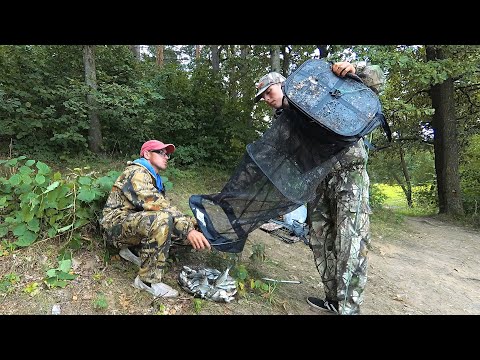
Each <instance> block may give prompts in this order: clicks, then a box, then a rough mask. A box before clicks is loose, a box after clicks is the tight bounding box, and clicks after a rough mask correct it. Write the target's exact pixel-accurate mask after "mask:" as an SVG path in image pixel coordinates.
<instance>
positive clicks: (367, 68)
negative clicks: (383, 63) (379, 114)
mask: <svg viewBox="0 0 480 360" xmlns="http://www.w3.org/2000/svg"><path fill="white" fill-rule="evenodd" d="M355 71H356V74H357V75H358V77H359V78H360V79H362V81H363V83H364V84H365V85H367V86H368V87H369V88H370V89H372V90H373V91H375V93H377V94H378V93H380V92H382V91H383V88H384V86H385V74H384V73H383V70H382V68H381V67H380V66H378V65H371V64H367V63H366V62H365V61H360V62H359V63H358V64H356V68H355Z"/></svg>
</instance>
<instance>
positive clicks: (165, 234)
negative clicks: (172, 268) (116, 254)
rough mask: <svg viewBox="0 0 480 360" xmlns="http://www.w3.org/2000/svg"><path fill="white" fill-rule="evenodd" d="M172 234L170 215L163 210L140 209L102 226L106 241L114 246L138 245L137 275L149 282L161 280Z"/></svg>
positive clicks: (173, 232) (173, 231) (173, 230)
mask: <svg viewBox="0 0 480 360" xmlns="http://www.w3.org/2000/svg"><path fill="white" fill-rule="evenodd" d="M172 235H174V236H175V227H174V226H173V218H172V216H171V215H170V214H169V213H167V212H162V211H141V212H137V213H133V214H130V215H128V216H127V217H126V218H125V220H124V221H123V222H121V223H120V224H115V225H113V226H112V227H109V228H107V229H105V232H104V237H105V239H106V241H107V242H108V243H109V244H111V245H113V246H114V247H116V248H122V247H125V246H133V245H140V251H139V256H140V260H141V266H140V269H139V271H138V275H139V276H140V278H141V279H142V280H143V281H145V282H149V283H157V282H161V280H162V275H163V272H164V268H165V266H166V261H167V258H168V253H169V250H170V246H171V244H172Z"/></svg>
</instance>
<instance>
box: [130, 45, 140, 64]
mask: <svg viewBox="0 0 480 360" xmlns="http://www.w3.org/2000/svg"><path fill="white" fill-rule="evenodd" d="M128 47H129V48H130V51H131V52H132V53H133V56H135V58H136V59H137V60H140V58H141V54H140V45H128Z"/></svg>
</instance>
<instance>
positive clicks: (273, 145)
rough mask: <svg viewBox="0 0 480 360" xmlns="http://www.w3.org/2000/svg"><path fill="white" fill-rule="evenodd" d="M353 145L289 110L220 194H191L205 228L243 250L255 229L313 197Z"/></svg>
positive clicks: (220, 246)
mask: <svg viewBox="0 0 480 360" xmlns="http://www.w3.org/2000/svg"><path fill="white" fill-rule="evenodd" d="M349 144H351V142H344V143H340V142H338V141H332V139H330V138H329V136H328V134H325V132H324V130H323V129H322V128H320V127H319V126H318V125H316V124H315V123H314V122H312V121H310V120H309V119H308V118H306V117H305V116H303V115H302V114H300V113H298V112H297V111H293V110H284V111H283V112H282V113H281V115H280V116H279V117H278V118H277V119H276V120H274V122H273V124H272V126H271V127H270V128H269V129H268V130H267V131H266V132H265V133H264V134H263V136H262V138H260V139H259V140H258V141H256V142H254V143H251V144H249V145H247V151H246V152H245V154H244V155H243V158H242V160H241V161H240V163H239V164H238V166H237V168H236V170H235V172H234V173H233V175H232V176H231V177H230V179H229V180H228V181H227V183H226V184H225V186H224V187H223V189H222V190H221V191H220V192H219V193H217V194H210V195H192V196H191V197H190V208H191V209H192V211H193V214H194V216H195V217H196V219H197V222H198V225H199V227H200V229H201V231H202V232H203V233H204V235H205V236H206V237H207V239H208V240H209V242H210V243H211V245H212V246H214V247H215V248H216V249H217V250H220V251H225V252H233V253H236V252H241V251H242V250H243V247H244V245H245V241H246V239H247V237H248V234H249V233H250V232H251V231H253V230H255V229H256V228H258V227H260V226H261V225H262V224H264V223H266V222H268V221H269V220H270V219H275V218H277V217H279V216H281V215H284V214H287V213H289V212H291V211H293V210H295V209H296V208H298V207H300V206H301V205H303V204H304V203H306V202H308V201H310V200H313V198H314V197H315V191H316V188H317V187H318V185H319V184H320V182H321V181H322V180H323V179H324V178H325V176H326V175H327V174H328V173H329V172H330V171H331V170H332V168H333V166H334V164H335V163H336V162H337V161H339V160H340V159H341V155H342V154H343V153H344V152H345V151H346V147H347V146H348V145H349Z"/></svg>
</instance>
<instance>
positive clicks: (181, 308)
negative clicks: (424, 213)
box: [0, 218, 480, 315]
mask: <svg viewBox="0 0 480 360" xmlns="http://www.w3.org/2000/svg"><path fill="white" fill-rule="evenodd" d="M377 231H378V230H377ZM390 231H391V229H390ZM258 244H262V245H263V246H264V247H265V248H264V251H265V252H264V255H265V259H264V261H253V260H251V258H250V255H251V254H252V253H253V249H254V246H256V245H258ZM59 245H60V244H53V243H45V244H41V245H38V246H32V247H29V248H27V249H22V250H20V251H16V252H15V253H14V254H9V255H7V256H2V257H0V278H1V279H4V276H5V275H6V274H16V275H17V276H18V280H17V281H15V282H14V283H12V284H11V286H8V287H7V286H6V285H8V284H6V283H5V281H4V280H3V285H2V284H1V283H0V285H2V286H3V290H4V293H1V291H0V314H50V313H51V310H52V307H53V306H54V305H55V304H57V305H59V306H60V307H61V313H62V314H172V315H173V314H176V315H178V314H195V313H198V314H215V315H216V314H221V315H235V314H253V315H257V314H258V315H264V314H282V315H283V314H293V315H324V313H322V312H319V311H317V310H314V309H312V308H310V306H309V305H308V304H307V303H306V301H305V298H306V297H307V296H312V295H315V296H322V295H323V290H322V285H321V282H320V276H319V275H318V273H317V271H316V269H315V267H314V264H313V255H312V253H311V251H310V249H309V248H308V247H307V246H306V245H305V244H304V243H302V242H297V243H294V244H288V243H285V242H284V241H282V240H280V239H278V238H276V237H272V236H270V235H269V234H268V233H266V232H264V231H262V230H259V229H258V230H255V231H254V232H253V233H252V234H251V236H250V238H249V240H248V241H247V244H246V246H245V249H244V252H243V254H242V262H244V263H245V264H246V265H247V266H248V269H249V273H251V275H253V276H255V278H256V279H261V278H262V277H267V278H272V279H276V280H297V281H300V284H286V283H282V284H280V285H278V286H277V287H276V288H275V289H274V290H273V291H272V292H271V293H270V294H263V295H262V294H249V295H248V296H245V297H238V296H237V299H235V300H234V301H232V302H231V303H228V304H225V303H215V302H212V301H202V302H201V304H200V305H199V306H197V308H195V302H194V301H193V298H192V297H191V296H190V295H189V294H187V293H186V292H184V291H183V290H181V288H180V287H179V285H178V283H177V282H176V276H177V275H178V273H179V271H180V269H181V267H182V266H183V265H189V266H192V265H196V264H199V265H204V266H209V267H215V268H217V269H219V270H223V268H224V267H225V266H226V262H227V261H230V260H226V259H225V258H224V257H223V255H225V254H223V253H216V254H215V253H210V254H209V253H204V252H203V253H199V252H192V251H189V250H186V251H183V252H179V253H178V254H177V255H178V256H177V258H178V262H175V263H174V264H173V266H172V268H171V269H170V271H169V272H168V273H167V276H166V278H165V282H167V283H168V284H170V285H172V286H174V287H176V288H177V289H178V290H179V291H180V294H181V296H180V297H179V298H177V299H172V300H163V301H161V302H155V301H152V298H151V296H150V295H149V294H148V293H146V292H143V291H139V290H136V289H134V288H133V287H132V286H131V282H132V280H133V278H134V277H135V273H136V268H135V266H134V265H133V264H131V263H128V262H126V261H124V260H123V259H119V258H118V259H114V260H113V261H112V262H111V263H109V264H108V265H107V266H105V264H104V263H103V261H102V258H103V256H104V249H103V247H102V246H100V245H99V244H94V243H92V244H91V246H87V247H86V248H84V249H82V250H78V251H76V252H75V253H74V261H73V268H74V272H75V274H77V278H76V279H75V280H72V281H71V282H70V283H69V285H67V286H66V287H65V288H63V289H61V288H54V289H48V288H47V287H46V286H45V284H44V283H43V278H44V277H45V271H46V270H48V269H49V268H52V267H55V266H56V264H57V261H56V256H57V255H58V249H59ZM369 259H370V262H369V278H368V282H367V287H366V289H365V302H364V305H363V307H362V313H363V314H365V315H377V314H381V315H390V314H445V315H446V314H480V233H479V232H475V231H471V230H468V229H465V228H461V227H457V226H453V225H450V224H447V223H443V222H440V221H438V220H436V219H432V218H407V219H406V223H405V224H403V225H402V226H401V227H399V229H398V230H397V229H396V230H395V231H392V233H391V234H390V235H388V236H382V235H381V234H377V233H375V231H374V232H373V236H372V246H371V250H370V253H369ZM33 283H36V284H37V287H36V291H34V292H27V291H26V290H25V289H27V288H30V289H32V284H33ZM7 288H8V291H7V293H5V289H7ZM1 289H2V287H0V290H1ZM197 305H198V304H197Z"/></svg>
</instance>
